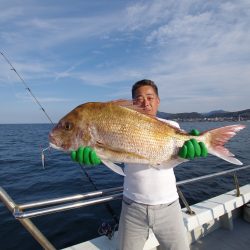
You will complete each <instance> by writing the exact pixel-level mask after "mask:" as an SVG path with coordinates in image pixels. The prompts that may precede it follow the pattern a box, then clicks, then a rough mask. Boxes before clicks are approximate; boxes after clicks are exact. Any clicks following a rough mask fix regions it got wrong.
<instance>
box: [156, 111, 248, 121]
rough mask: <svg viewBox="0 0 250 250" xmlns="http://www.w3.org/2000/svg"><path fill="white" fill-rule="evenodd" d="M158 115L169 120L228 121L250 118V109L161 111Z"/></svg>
mask: <svg viewBox="0 0 250 250" xmlns="http://www.w3.org/2000/svg"><path fill="white" fill-rule="evenodd" d="M157 116H158V117H160V118H164V119H169V120H179V121H193V120H195V121H207V120H211V121H217V120H218V121H221V120H228V121H236V120H237V121H238V120H242V121H245V120H250V109H245V110H241V111H236V112H229V111H224V110H214V111H211V112H208V113H197V112H190V113H176V114H172V113H165V112H161V111H159V112H158V113H157Z"/></svg>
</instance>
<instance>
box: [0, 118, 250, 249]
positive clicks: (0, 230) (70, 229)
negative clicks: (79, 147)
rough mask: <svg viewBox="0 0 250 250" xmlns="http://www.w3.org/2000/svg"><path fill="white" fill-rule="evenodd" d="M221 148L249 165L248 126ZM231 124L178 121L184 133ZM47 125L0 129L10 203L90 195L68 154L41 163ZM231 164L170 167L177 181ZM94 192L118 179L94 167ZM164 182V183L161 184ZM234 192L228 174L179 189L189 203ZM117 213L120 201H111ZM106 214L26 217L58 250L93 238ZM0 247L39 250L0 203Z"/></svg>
mask: <svg viewBox="0 0 250 250" xmlns="http://www.w3.org/2000/svg"><path fill="white" fill-rule="evenodd" d="M241 123H243V124H244V123H245V124H246V125H247V128H246V129H244V130H243V131H241V132H240V133H239V134H238V135H236V136H235V137H234V138H233V139H232V140H231V141H230V142H229V143H228V144H227V147H228V148H229V149H230V151H231V152H233V153H234V154H235V155H236V156H237V158H238V159H239V160H241V161H242V162H243V163H244V165H249V164H250V123H249V122H241ZM229 124H232V123H228V122H224V123H223V122H217V123H212V122H210V123H209V122H207V123H205V122H204V123H181V124H180V125H181V127H182V128H183V129H185V130H187V131H189V130H190V129H192V128H197V129H199V130H200V131H203V130H207V129H210V128H215V127H221V126H225V125H229ZM50 129H51V125H49V124H27V125H26V124H22V125H20V124H18V125H17V124H16V125H0V138H1V139H0V186H1V187H3V188H4V189H5V190H6V191H7V192H8V193H9V194H10V196H11V197H12V198H13V199H14V201H15V202H16V203H25V202H30V201H38V200H43V199H49V198H56V197H62V196H67V195H73V194H78V193H85V192H89V191H93V190H94V187H93V186H92V184H91V183H90V182H89V180H88V178H87V177H86V176H85V175H84V173H83V171H82V169H81V168H80V167H79V165H78V164H76V163H73V162H72V161H71V160H70V157H69V155H66V154H64V153H61V152H57V151H55V150H52V151H50V152H48V151H47V153H46V168H45V170H44V169H43V168H42V164H41V155H40V152H41V148H45V147H47V145H48V132H49V131H50ZM234 167H235V166H234V165H232V164H229V163H227V162H225V161H223V160H221V159H218V158H216V157H214V156H209V157H207V158H206V159H196V160H194V161H191V162H188V163H185V164H183V165H180V166H177V167H176V168H175V173H176V177H177V180H184V179H189V178H193V177H197V176H201V175H205V174H210V173H216V172H219V171H222V170H226V169H232V168H234ZM87 171H88V173H89V175H90V176H91V179H92V180H93V182H94V183H95V185H96V186H97V187H98V189H104V188H110V187H119V186H121V185H122V182H123V177H121V176H119V175H117V174H115V173H113V172H112V171H111V170H109V169H108V168H107V167H105V166H103V165H100V166H98V167H94V168H88V169H87ZM237 175H238V178H239V182H240V185H245V184H248V183H249V182H250V170H245V171H241V172H238V174H237ZM166 181H167V180H166ZM231 189H234V184H233V178H232V175H227V176H224V177H216V178H213V179H209V180H205V181H199V182H196V183H193V184H188V185H185V186H182V187H181V190H182V191H183V193H184V195H185V197H186V199H187V200H188V201H189V203H190V204H194V203H196V202H199V201H201V200H204V199H207V198H209V197H212V196H215V195H219V194H222V193H224V192H226V191H229V190H231ZM111 205H112V207H113V209H114V210H115V212H116V213H117V215H119V213H120V206H121V201H115V202H112V203H111ZM110 219H111V215H110V214H109V213H108V212H107V210H106V209H105V206H104V205H96V206H92V207H86V208H79V209H74V210H71V211H66V212H62V213H57V214H52V215H47V216H42V217H38V218H34V219H32V221H33V222H34V223H35V224H36V225H37V226H38V228H39V229H41V231H42V232H43V233H44V234H45V235H46V236H47V237H48V239H49V240H50V241H51V242H52V244H54V245H55V246H56V248H58V249H60V248H64V247H67V246H70V245H73V244H77V243H79V242H82V241H86V240H88V239H91V238H94V237H96V236H98V233H97V230H98V227H99V225H100V224H101V222H102V221H108V220H110ZM0 249H1V250H7V249H21V250H33V249H42V248H41V247H40V245H39V244H38V243H36V241H35V240H33V238H32V237H31V236H30V234H29V233H28V232H27V231H26V229H24V228H23V227H22V226H21V224H20V223H19V221H17V220H15V219H14V217H13V216H12V214H11V213H10V212H9V211H8V210H7V209H6V208H5V206H4V205H3V204H2V203H0Z"/></svg>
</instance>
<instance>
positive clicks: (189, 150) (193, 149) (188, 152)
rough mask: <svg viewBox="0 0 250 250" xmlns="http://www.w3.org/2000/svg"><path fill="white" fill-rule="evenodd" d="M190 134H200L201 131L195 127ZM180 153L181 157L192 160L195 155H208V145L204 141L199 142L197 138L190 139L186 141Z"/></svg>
mask: <svg viewBox="0 0 250 250" xmlns="http://www.w3.org/2000/svg"><path fill="white" fill-rule="evenodd" d="M189 134H190V135H195V136H199V135H200V132H199V130H197V129H193V130H191V131H190V133H189ZM178 155H179V157H181V158H185V159H190V160H192V159H194V158H195V157H206V156H207V147H206V145H205V144H204V143H203V142H197V140H196V139H190V140H188V141H185V143H184V145H183V146H182V148H181V149H180V151H179V153H178Z"/></svg>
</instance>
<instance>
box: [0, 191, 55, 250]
mask: <svg viewBox="0 0 250 250" xmlns="http://www.w3.org/2000/svg"><path fill="white" fill-rule="evenodd" d="M0 199H1V200H2V201H3V203H4V204H5V206H6V207H7V208H8V209H9V210H10V212H12V213H15V211H16V210H17V209H18V206H17V205H16V203H15V202H14V201H13V200H12V199H11V197H10V196H9V195H8V194H7V193H6V192H5V190H4V189H3V188H1V187H0ZM19 221H20V223H21V224H22V225H23V226H24V227H25V228H26V230H27V231H28V232H29V233H30V234H31V235H32V236H33V237H34V238H35V239H36V241H37V242H38V243H39V244H40V245H41V246H42V247H43V248H44V249H46V250H56V248H55V247H54V246H53V245H52V244H51V243H50V242H49V241H48V239H47V238H46V237H45V236H44V235H43V234H42V232H41V231H40V230H39V229H38V228H37V227H36V226H35V225H34V224H33V223H32V221H31V220H30V219H19Z"/></svg>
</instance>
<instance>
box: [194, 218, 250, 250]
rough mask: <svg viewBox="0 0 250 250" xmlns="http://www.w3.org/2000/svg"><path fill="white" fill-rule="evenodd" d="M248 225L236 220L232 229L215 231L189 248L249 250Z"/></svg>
mask: <svg viewBox="0 0 250 250" xmlns="http://www.w3.org/2000/svg"><path fill="white" fill-rule="evenodd" d="M249 246H250V223H249V222H247V221H245V220H243V219H241V218H237V219H235V221H234V229H233V230H231V231H230V230H227V229H223V228H220V229H217V230H215V231H213V232H212V233H210V234H208V235H206V236H205V237H203V238H201V239H199V240H197V241H196V242H195V243H193V244H192V245H191V247H190V249H191V250H211V249H213V250H224V249H227V250H238V249H240V250H249V249H250V248H249Z"/></svg>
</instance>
